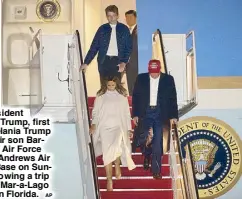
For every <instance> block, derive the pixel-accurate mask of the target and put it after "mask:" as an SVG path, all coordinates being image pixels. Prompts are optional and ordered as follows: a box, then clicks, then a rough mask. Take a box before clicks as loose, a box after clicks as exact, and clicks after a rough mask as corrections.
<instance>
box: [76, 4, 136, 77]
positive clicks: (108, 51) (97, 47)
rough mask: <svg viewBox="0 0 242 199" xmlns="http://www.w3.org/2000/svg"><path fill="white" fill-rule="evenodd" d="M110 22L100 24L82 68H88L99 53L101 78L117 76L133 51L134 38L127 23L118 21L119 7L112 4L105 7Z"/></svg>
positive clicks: (123, 68) (119, 75)
mask: <svg viewBox="0 0 242 199" xmlns="http://www.w3.org/2000/svg"><path fill="white" fill-rule="evenodd" d="M105 12H106V16H107V20H108V23H106V24H103V25H102V26H100V27H99V28H98V30H97V32H96V34H95V36H94V39H93V41H92V44H91V47H90V49H89V51H88V53H87V55H86V58H85V60H84V64H83V65H82V66H81V70H83V69H86V68H87V66H88V65H89V64H90V63H91V61H92V60H93V58H94V57H95V56H96V54H97V53H98V57H97V61H98V71H99V74H100V79H101V80H102V79H103V78H105V77H107V76H117V77H119V78H120V80H121V73H122V72H123V71H124V70H125V67H126V64H127V62H128V60H129V57H130V54H131V51H132V38H131V35H130V32H129V29H128V27H127V26H126V25H124V24H122V23H119V22H118V16H119V13H118V8H117V7H116V6H115V5H110V6H108V7H107V8H106V9H105Z"/></svg>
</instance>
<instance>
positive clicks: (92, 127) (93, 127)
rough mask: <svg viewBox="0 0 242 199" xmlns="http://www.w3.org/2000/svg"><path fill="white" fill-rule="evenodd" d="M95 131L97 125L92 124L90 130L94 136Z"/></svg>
mask: <svg viewBox="0 0 242 199" xmlns="http://www.w3.org/2000/svg"><path fill="white" fill-rule="evenodd" d="M95 130H96V125H95V124H92V125H91V127H90V129H89V133H90V135H92V134H93V133H94V132H95Z"/></svg>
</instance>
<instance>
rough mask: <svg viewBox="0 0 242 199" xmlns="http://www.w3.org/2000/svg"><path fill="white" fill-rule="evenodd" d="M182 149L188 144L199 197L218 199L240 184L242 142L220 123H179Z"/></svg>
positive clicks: (211, 120)
mask: <svg viewBox="0 0 242 199" xmlns="http://www.w3.org/2000/svg"><path fill="white" fill-rule="evenodd" d="M178 134H179V138H180V141H181V146H182V148H184V147H185V146H186V145H187V144H188V143H189V144H190V147H191V153H192V159H193V162H194V169H195V179H196V181H197V186H198V192H199V198H206V199H208V198H211V199H212V198H213V199H214V198H217V197H219V196H221V195H224V194H225V193H226V192H228V191H229V190H230V189H232V187H233V186H234V185H235V184H236V183H237V181H238V180H239V178H240V176H241V174H242V164H241V158H242V142H241V139H240V137H239V136H238V135H237V134H236V132H235V131H234V130H233V129H232V128H231V127H230V126H229V125H228V124H226V123H224V122H223V121H221V120H218V119H215V118H211V117H192V118H189V119H186V120H183V121H181V122H179V127H178Z"/></svg>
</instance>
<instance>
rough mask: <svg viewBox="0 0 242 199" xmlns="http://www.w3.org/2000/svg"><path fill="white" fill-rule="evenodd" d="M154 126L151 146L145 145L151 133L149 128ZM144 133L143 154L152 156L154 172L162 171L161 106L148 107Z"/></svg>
mask: <svg viewBox="0 0 242 199" xmlns="http://www.w3.org/2000/svg"><path fill="white" fill-rule="evenodd" d="M150 128H153V139H152V143H151V147H148V148H147V147H145V143H146V139H147V136H148V134H149V129H150ZM143 131H144V135H143V136H142V137H143V140H142V145H143V154H144V156H145V157H150V155H152V160H151V171H152V173H160V172H161V156H162V152H163V133H162V123H161V120H160V108H158V107H156V108H154V107H148V109H147V112H146V116H145V118H144V128H143Z"/></svg>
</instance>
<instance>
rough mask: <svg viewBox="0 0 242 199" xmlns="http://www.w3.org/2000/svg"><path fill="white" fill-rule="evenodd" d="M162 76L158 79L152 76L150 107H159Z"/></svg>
mask: <svg viewBox="0 0 242 199" xmlns="http://www.w3.org/2000/svg"><path fill="white" fill-rule="evenodd" d="M159 81H160V76H159V77H157V78H156V79H154V78H152V77H151V76H150V106H156V105H157V94H158V87H159Z"/></svg>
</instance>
